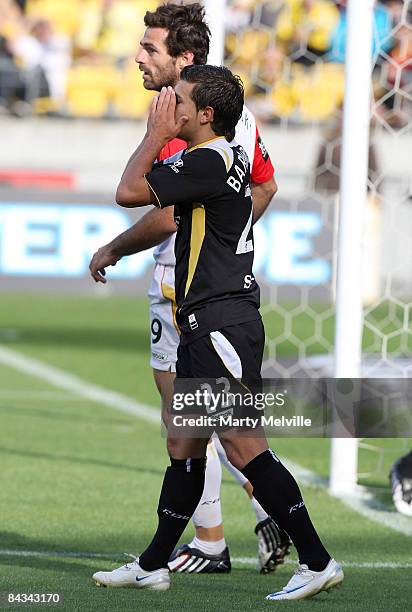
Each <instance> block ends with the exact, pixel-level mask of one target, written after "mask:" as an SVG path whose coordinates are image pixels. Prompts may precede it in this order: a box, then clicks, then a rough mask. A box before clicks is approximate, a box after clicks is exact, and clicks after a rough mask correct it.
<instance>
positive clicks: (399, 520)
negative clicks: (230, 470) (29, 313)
mask: <svg viewBox="0 0 412 612" xmlns="http://www.w3.org/2000/svg"><path fill="white" fill-rule="evenodd" d="M0 363H3V364H4V365H6V366H8V367H12V368H14V369H16V370H18V371H20V372H23V373H24V374H26V375H30V376H34V377H36V378H40V379H41V380H45V381H47V382H48V383H50V384H51V385H54V386H55V387H58V388H61V389H65V390H66V391H69V392H71V393H74V394H76V395H78V396H80V397H83V398H85V399H88V400H91V401H94V402H98V403H100V404H103V405H104V406H107V407H109V408H112V409H114V410H119V411H121V412H126V413H128V414H133V415H134V416H136V417H138V418H140V419H142V420H143V421H146V422H148V423H153V424H156V425H159V424H160V412H159V410H156V409H155V408H153V407H151V406H146V405H144V404H140V403H138V402H136V401H135V400H134V399H132V398H129V397H127V396H125V395H122V394H121V393H117V392H115V391H110V390H108V389H105V388H103V387H99V386H98V385H94V384H92V383H89V382H86V381H84V380H82V379H81V378H79V377H77V376H74V375H73V374H68V373H67V372H65V371H63V370H59V369H58V368H55V367H53V366H50V365H48V364H45V363H43V362H41V361H39V360H37V359H33V358H32V357H26V356H24V355H22V354H21V353H18V352H17V351H14V350H12V349H9V348H6V347H1V346H0ZM285 463H286V465H287V466H288V467H289V468H290V470H291V471H292V473H293V474H294V475H295V476H296V478H297V479H298V480H299V481H300V483H301V484H302V485H304V486H309V487H313V486H315V487H322V488H327V481H326V480H325V479H324V478H322V477H321V476H318V475H317V474H315V473H314V472H312V471H311V470H308V469H306V468H304V467H302V466H300V465H298V464H296V463H293V462H291V461H289V460H285ZM337 499H339V500H340V501H342V502H343V503H344V504H345V505H346V506H348V507H349V508H351V509H352V510H354V511H355V512H357V513H358V514H361V515H362V516H364V517H365V518H367V519H369V520H370V521H373V522H374V523H378V524H379V525H383V526H385V527H388V528H389V529H392V530H394V531H397V532H399V533H402V534H403V535H406V536H412V520H411V519H408V518H407V517H405V516H402V515H400V514H398V513H396V512H394V511H389V510H388V508H387V507H386V506H384V505H383V504H379V502H378V501H377V500H375V499H374V498H373V496H371V495H370V494H369V495H365V493H364V492H362V491H360V492H358V493H356V494H354V495H350V496H349V495H344V496H339V497H337Z"/></svg>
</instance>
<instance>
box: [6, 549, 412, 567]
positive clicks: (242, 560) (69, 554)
mask: <svg viewBox="0 0 412 612" xmlns="http://www.w3.org/2000/svg"><path fill="white" fill-rule="evenodd" d="M0 557H49V558H50V557H55V558H56V557H57V558H58V557H63V558H68V559H106V560H107V561H108V562H114V560H115V559H119V558H121V557H122V555H121V554H120V553H112V554H111V553H89V552H75V551H59V552H57V551H51V550H19V549H17V550H13V549H10V548H5V549H0ZM231 560H232V563H234V564H237V565H250V566H253V567H254V566H255V565H256V561H257V559H256V558H255V557H232V559H231ZM285 563H286V564H287V565H296V564H297V561H296V560H294V559H286V560H285ZM341 563H342V565H343V566H344V567H352V568H355V569H412V563H408V562H402V561H342V562H341Z"/></svg>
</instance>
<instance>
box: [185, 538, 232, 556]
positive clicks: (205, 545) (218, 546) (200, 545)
mask: <svg viewBox="0 0 412 612" xmlns="http://www.w3.org/2000/svg"><path fill="white" fill-rule="evenodd" d="M189 546H190V548H197V549H198V550H201V551H202V552H203V553H205V555H220V553H221V552H223V551H224V550H225V548H226V542H225V538H222V539H221V540H217V541H216V542H206V541H205V540H199V538H197V537H196V536H195V537H194V538H193V540H192V541H191V542H190V544H189Z"/></svg>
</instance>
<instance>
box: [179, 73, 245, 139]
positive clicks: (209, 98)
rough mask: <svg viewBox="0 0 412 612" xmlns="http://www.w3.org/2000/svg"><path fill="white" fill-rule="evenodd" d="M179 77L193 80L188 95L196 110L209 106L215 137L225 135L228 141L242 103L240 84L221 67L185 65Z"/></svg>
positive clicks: (235, 76)
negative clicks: (212, 116) (212, 113)
mask: <svg viewBox="0 0 412 612" xmlns="http://www.w3.org/2000/svg"><path fill="white" fill-rule="evenodd" d="M180 79H181V80H183V81H187V82H188V83H194V84H195V87H194V88H193V90H192V93H191V98H192V100H193V102H194V103H195V104H196V109H197V110H198V111H199V110H202V109H204V108H206V107H207V106H211V107H212V108H213V110H214V111H215V115H214V121H213V123H212V124H211V126H212V130H213V131H214V133H215V134H216V135H217V136H225V138H226V140H228V141H229V142H231V141H232V140H233V139H234V137H235V131H236V125H237V124H238V122H239V120H240V118H241V116H242V112H243V105H244V103H245V96H244V89H243V83H242V80H241V79H240V77H238V76H237V75H234V74H233V73H232V72H231V71H230V70H229V68H225V67H224V66H210V65H206V66H186V67H185V68H183V70H182V72H181V73H180Z"/></svg>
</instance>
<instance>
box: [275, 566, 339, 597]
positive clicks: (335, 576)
mask: <svg viewBox="0 0 412 612" xmlns="http://www.w3.org/2000/svg"><path fill="white" fill-rule="evenodd" d="M343 578H344V576H343V571H342V567H341V565H339V563H337V562H336V561H335V560H334V559H331V560H330V561H329V563H328V565H327V566H326V568H325V569H324V570H323V572H313V571H312V570H310V569H309V568H308V566H307V565H299V567H298V568H297V569H296V571H295V573H294V574H293V576H292V578H291V579H290V580H289V582H288V583H287V585H286V586H285V587H283V589H282V590H281V591H277V592H276V593H271V594H270V595H268V596H267V597H266V599H268V600H269V601H278V600H282V599H283V600H284V599H289V600H291V599H308V598H309V597H313V596H314V595H317V594H318V593H320V592H321V591H330V590H331V589H333V588H334V587H337V586H339V585H340V584H341V582H342V581H343Z"/></svg>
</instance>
